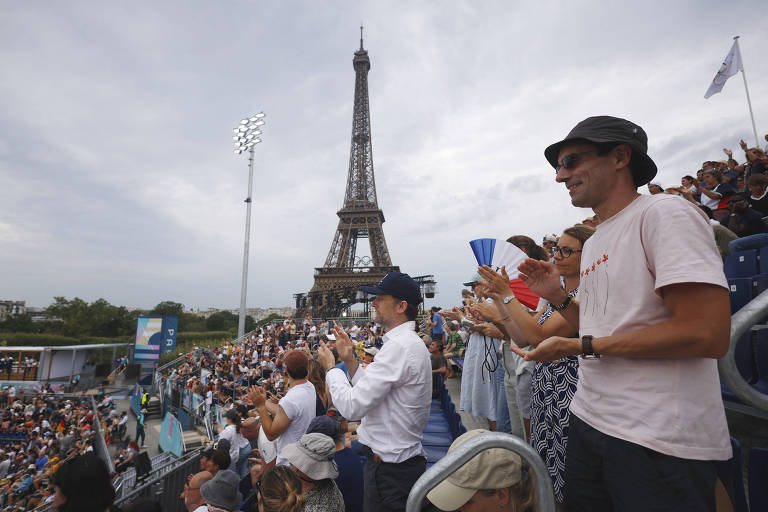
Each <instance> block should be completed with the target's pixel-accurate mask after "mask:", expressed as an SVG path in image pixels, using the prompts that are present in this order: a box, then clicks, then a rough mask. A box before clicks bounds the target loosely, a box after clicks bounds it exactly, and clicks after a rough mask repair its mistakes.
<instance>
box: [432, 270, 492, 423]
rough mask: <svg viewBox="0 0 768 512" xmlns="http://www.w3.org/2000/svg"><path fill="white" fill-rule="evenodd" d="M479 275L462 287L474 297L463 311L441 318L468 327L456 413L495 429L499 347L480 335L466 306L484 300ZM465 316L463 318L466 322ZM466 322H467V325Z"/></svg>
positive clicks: (489, 338)
mask: <svg viewBox="0 0 768 512" xmlns="http://www.w3.org/2000/svg"><path fill="white" fill-rule="evenodd" d="M479 282H480V276H479V275H478V274H477V273H475V274H474V275H473V276H472V277H471V278H470V280H469V281H467V282H466V283H464V286H469V287H470V288H471V289H472V294H473V295H474V297H469V298H466V299H465V304H466V305H467V306H466V307H465V308H464V310H461V309H458V308H454V309H453V311H443V315H444V316H445V317H446V318H447V319H449V320H456V321H461V322H463V323H466V324H467V325H468V326H469V330H470V335H469V341H468V342H467V350H466V352H465V353H464V367H463V369H462V373H461V396H460V400H459V410H461V411H465V412H467V413H469V414H471V415H473V416H479V417H481V418H486V419H487V420H488V429H489V430H496V419H497V415H498V413H497V408H496V405H497V404H496V402H497V400H498V398H499V397H498V394H499V389H498V385H497V384H498V383H497V376H496V370H497V369H498V365H499V357H498V350H499V347H500V345H501V343H500V341H499V340H498V339H494V338H492V337H489V336H486V335H485V334H483V332H482V331H481V329H480V328H479V327H480V326H479V325H476V323H475V322H477V324H479V323H480V320H481V319H478V318H471V316H470V315H469V307H470V306H471V305H473V304H477V303H479V302H483V301H485V299H486V297H484V296H483V295H482V292H481V289H480V287H478V283H479ZM465 316H466V319H465ZM467 321H468V322H467Z"/></svg>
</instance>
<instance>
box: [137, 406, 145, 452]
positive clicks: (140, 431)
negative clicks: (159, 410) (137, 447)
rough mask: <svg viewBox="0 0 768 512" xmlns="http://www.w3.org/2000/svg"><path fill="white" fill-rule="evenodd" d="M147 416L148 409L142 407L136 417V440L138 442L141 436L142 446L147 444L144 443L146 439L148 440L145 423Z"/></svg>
mask: <svg viewBox="0 0 768 512" xmlns="http://www.w3.org/2000/svg"><path fill="white" fill-rule="evenodd" d="M146 417H147V410H146V409H144V408H142V409H141V411H139V415H138V416H137V417H136V439H135V441H136V442H137V443H138V442H139V438H141V447H142V448H144V447H145V446H146V445H145V444H144V441H145V440H146V437H147V435H146V433H145V432H144V423H145V421H146Z"/></svg>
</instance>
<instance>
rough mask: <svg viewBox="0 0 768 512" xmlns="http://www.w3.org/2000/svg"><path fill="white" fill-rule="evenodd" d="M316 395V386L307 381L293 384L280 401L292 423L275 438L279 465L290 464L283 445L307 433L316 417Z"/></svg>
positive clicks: (295, 440) (293, 441)
mask: <svg viewBox="0 0 768 512" xmlns="http://www.w3.org/2000/svg"><path fill="white" fill-rule="evenodd" d="M316 397H317V393H315V386H313V385H312V383H311V382H309V381H307V382H305V383H304V384H299V385H297V386H293V387H292V388H291V389H289V390H288V392H287V393H286V394H285V396H284V397H283V398H281V399H280V401H279V402H278V405H280V407H282V408H283V410H284V411H285V414H286V415H287V416H288V417H289V418H290V419H291V424H290V425H288V428H287V429H286V431H285V432H283V433H282V434H281V435H280V436H279V437H278V438H277V439H275V443H276V444H277V464H278V465H286V464H288V459H285V458H283V457H282V452H283V447H284V446H286V445H289V444H291V443H295V442H297V441H298V440H299V439H300V438H301V436H303V435H304V434H306V433H307V427H309V422H310V421H312V419H313V418H314V417H315V403H316V402H315V401H316Z"/></svg>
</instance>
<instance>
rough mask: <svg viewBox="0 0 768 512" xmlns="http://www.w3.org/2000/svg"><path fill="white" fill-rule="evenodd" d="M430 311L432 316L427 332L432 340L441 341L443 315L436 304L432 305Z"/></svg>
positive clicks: (443, 335)
mask: <svg viewBox="0 0 768 512" xmlns="http://www.w3.org/2000/svg"><path fill="white" fill-rule="evenodd" d="M430 311H431V314H432V318H430V321H429V326H430V329H429V334H430V336H432V339H433V340H435V341H439V342H443V341H444V338H445V334H444V331H443V317H442V316H440V308H439V307H437V306H432V309H431V310H430Z"/></svg>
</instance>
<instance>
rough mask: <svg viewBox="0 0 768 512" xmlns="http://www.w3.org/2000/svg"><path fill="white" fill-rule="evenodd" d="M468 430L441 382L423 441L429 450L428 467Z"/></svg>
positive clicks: (425, 447)
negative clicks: (438, 395)
mask: <svg viewBox="0 0 768 512" xmlns="http://www.w3.org/2000/svg"><path fill="white" fill-rule="evenodd" d="M466 431H467V429H466V428H464V425H463V424H462V423H461V417H460V416H459V413H458V412H457V411H456V406H455V405H454V404H453V402H452V401H451V396H450V395H449V394H448V390H447V389H446V388H445V385H443V384H441V386H440V398H439V399H434V400H432V404H431V405H430V411H429V421H428V422H427V426H426V428H425V429H424V436H423V439H422V441H421V444H422V446H423V447H424V451H425V452H427V467H431V466H432V464H434V463H435V462H437V461H438V460H440V459H441V458H443V457H444V456H445V454H446V453H447V452H448V448H449V447H450V446H451V443H453V441H454V440H455V439H456V438H457V437H459V436H460V435H461V434H463V433H464V432H466Z"/></svg>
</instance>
